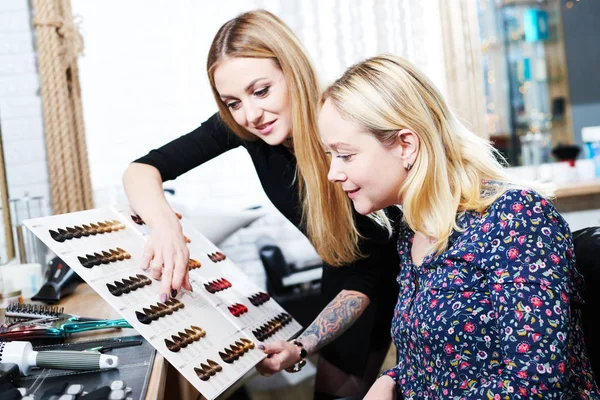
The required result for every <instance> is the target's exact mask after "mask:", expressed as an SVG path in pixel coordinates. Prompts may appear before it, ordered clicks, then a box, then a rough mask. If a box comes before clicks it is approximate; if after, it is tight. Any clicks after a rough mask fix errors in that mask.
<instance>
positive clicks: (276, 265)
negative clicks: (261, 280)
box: [258, 244, 291, 295]
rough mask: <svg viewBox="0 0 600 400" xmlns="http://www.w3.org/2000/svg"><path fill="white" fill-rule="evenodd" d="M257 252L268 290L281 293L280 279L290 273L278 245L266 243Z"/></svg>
mask: <svg viewBox="0 0 600 400" xmlns="http://www.w3.org/2000/svg"><path fill="white" fill-rule="evenodd" d="M258 254H259V255H260V260H261V261H262V263H263V266H264V267H265V273H266V274H267V283H268V284H269V286H270V291H272V293H273V294H275V295H277V294H281V293H283V292H284V291H285V289H284V286H283V281H282V280H283V278H284V277H286V276H288V275H290V273H291V271H290V267H289V265H288V264H287V262H286V261H285V257H284V256H283V252H282V251H281V249H280V248H279V246H276V245H274V244H266V245H263V246H262V247H260V248H259V250H258Z"/></svg>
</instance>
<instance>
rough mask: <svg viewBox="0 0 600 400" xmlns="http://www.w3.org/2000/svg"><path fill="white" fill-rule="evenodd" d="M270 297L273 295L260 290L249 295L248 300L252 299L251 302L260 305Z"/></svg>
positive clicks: (256, 305)
mask: <svg viewBox="0 0 600 400" xmlns="http://www.w3.org/2000/svg"><path fill="white" fill-rule="evenodd" d="M270 298H271V296H270V295H269V294H268V293H264V292H258V293H256V294H253V295H252V296H250V297H248V300H250V303H251V304H252V305H253V306H255V307H258V306H260V305H263V304H264V303H266V302H267V301H269V299H270Z"/></svg>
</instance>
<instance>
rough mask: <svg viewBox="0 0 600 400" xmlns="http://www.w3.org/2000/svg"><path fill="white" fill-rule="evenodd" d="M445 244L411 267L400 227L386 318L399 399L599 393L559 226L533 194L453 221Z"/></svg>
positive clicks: (512, 196) (568, 245)
mask: <svg viewBox="0 0 600 400" xmlns="http://www.w3.org/2000/svg"><path fill="white" fill-rule="evenodd" d="M457 223H458V226H460V227H461V228H464V229H465V230H464V231H462V232H459V231H455V232H453V234H452V236H451V238H450V240H449V246H448V250H447V251H445V252H443V253H442V254H440V255H439V256H435V255H429V256H427V257H426V258H425V259H424V260H423V263H422V264H421V265H420V266H416V265H414V264H413V262H412V259H411V255H410V254H411V246H412V241H413V236H414V232H412V231H411V230H410V228H409V227H408V225H406V224H405V223H403V224H402V226H401V227H400V237H399V241H398V251H399V253H400V262H401V271H400V274H399V276H398V282H399V284H400V295H399V298H398V303H397V305H396V309H395V313H394V319H393V322H392V336H393V338H394V343H395V345H396V348H397V349H398V365H397V366H396V367H394V368H392V369H390V370H388V371H386V372H384V374H387V375H388V376H390V377H392V379H394V381H395V382H396V383H397V384H396V389H397V393H398V395H399V396H398V397H399V398H401V397H400V396H403V397H404V399H416V398H419V399H530V398H534V399H535V398H539V399H600V391H599V389H598V386H597V385H596V383H595V381H594V376H593V373H592V370H591V367H590V364H589V361H588V358H587V355H586V351H585V345H584V342H583V331H582V325H581V314H580V311H581V310H580V309H579V308H578V306H580V305H581V304H582V299H581V297H580V295H579V292H580V291H581V290H582V285H583V280H582V277H581V275H580V274H579V273H578V272H577V271H576V270H575V257H574V254H573V243H572V239H571V233H570V231H569V228H568V225H567V223H566V222H565V221H564V220H563V218H562V217H561V216H560V215H559V214H558V212H557V211H556V209H555V208H554V207H553V206H552V204H551V203H549V202H548V201H547V200H545V199H544V198H543V197H541V196H540V195H539V194H537V193H535V192H533V191H525V190H518V189H511V190H508V191H506V192H505V193H504V194H503V195H502V196H500V197H499V198H498V199H497V200H496V201H495V202H494V203H493V204H492V205H491V206H490V207H489V208H488V209H487V211H486V212H485V213H483V214H480V213H475V212H468V213H464V214H462V215H461V216H460V217H459V218H458V220H457Z"/></svg>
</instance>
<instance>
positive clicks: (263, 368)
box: [256, 340, 300, 376]
mask: <svg viewBox="0 0 600 400" xmlns="http://www.w3.org/2000/svg"><path fill="white" fill-rule="evenodd" d="M258 348H259V349H260V350H262V351H263V352H264V353H265V354H267V358H265V359H263V360H262V361H261V362H260V363H258V365H257V366H256V370H257V371H258V373H259V374H261V375H263V376H271V375H273V374H276V373H277V372H280V371H281V370H283V369H285V368H289V367H291V366H293V365H294V364H296V363H297V362H300V349H299V348H298V346H296V345H295V344H293V343H290V342H286V341H283V340H280V341H277V342H275V343H271V344H264V345H263V344H261V345H260V346H258Z"/></svg>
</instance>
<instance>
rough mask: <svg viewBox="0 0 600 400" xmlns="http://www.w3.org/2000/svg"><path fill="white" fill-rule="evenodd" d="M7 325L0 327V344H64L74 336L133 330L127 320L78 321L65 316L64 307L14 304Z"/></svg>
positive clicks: (8, 310) (81, 318) (83, 319)
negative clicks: (35, 342)
mask: <svg viewBox="0 0 600 400" xmlns="http://www.w3.org/2000/svg"><path fill="white" fill-rule="evenodd" d="M6 316H7V317H8V318H6V321H5V323H4V325H2V326H0V341H10V340H37V339H55V340H56V339H57V340H63V339H65V338H66V337H67V336H69V335H70V334H72V333H78V332H86V331H92V330H98V329H110V328H131V325H130V324H129V323H128V322H127V321H126V320H124V319H113V320H106V319H97V318H86V317H79V316H76V315H72V314H67V313H65V312H64V307H49V306H36V305H33V304H11V305H9V306H8V308H7V309H6Z"/></svg>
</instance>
